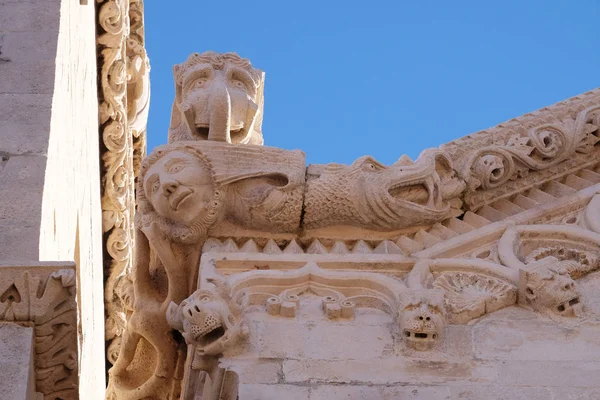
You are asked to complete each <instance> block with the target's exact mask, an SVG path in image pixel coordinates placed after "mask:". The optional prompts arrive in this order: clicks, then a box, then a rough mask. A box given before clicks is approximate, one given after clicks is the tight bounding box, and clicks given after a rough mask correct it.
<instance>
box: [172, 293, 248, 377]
mask: <svg viewBox="0 0 600 400" xmlns="http://www.w3.org/2000/svg"><path fill="white" fill-rule="evenodd" d="M241 313H242V312H241V308H240V307H239V306H238V305H237V304H236V303H235V301H233V300H232V299H231V297H230V294H229V287H228V286H227V285H226V284H220V285H218V286H217V288H216V289H212V288H210V289H198V290H196V291H195V292H194V293H192V295H191V296H189V297H188V298H187V299H185V300H184V301H182V302H181V303H180V304H179V305H177V304H175V303H173V302H171V304H169V307H168V309H167V321H168V322H169V325H171V327H173V328H174V329H177V330H179V331H180V332H181V333H182V335H183V337H184V339H185V341H186V343H187V344H188V346H190V345H191V346H194V347H195V352H194V359H193V360H192V368H194V369H202V357H205V356H216V355H219V354H222V353H223V352H224V351H225V350H226V349H228V348H231V347H232V346H234V345H235V344H236V343H238V342H239V341H240V340H242V339H243V338H245V337H246V336H247V334H248V329H247V327H246V325H245V323H244V321H243V319H242V316H241Z"/></svg>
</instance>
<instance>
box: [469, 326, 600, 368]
mask: <svg viewBox="0 0 600 400" xmlns="http://www.w3.org/2000/svg"><path fill="white" fill-rule="evenodd" d="M599 330H600V325H598V324H597V323H595V324H586V325H577V326H574V327H572V328H571V327H566V326H561V325H558V324H556V322H553V321H550V320H521V321H512V320H505V321H499V320H498V321H489V322H484V323H481V324H479V325H477V326H475V327H474V329H473V336H474V340H473V342H474V348H475V355H476V357H477V358H480V359H486V360H491V359H496V360H554V361H567V360H573V361H575V360H580V361H585V360H587V361H592V360H597V361H600V336H599V335H598V331H599Z"/></svg>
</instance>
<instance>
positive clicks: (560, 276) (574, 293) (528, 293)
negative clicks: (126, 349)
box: [521, 257, 583, 317]
mask: <svg viewBox="0 0 600 400" xmlns="http://www.w3.org/2000/svg"><path fill="white" fill-rule="evenodd" d="M521 285H524V286H523V287H522V290H521V292H522V293H524V296H525V298H526V299H527V302H528V303H529V304H530V305H531V306H532V307H533V308H534V309H535V310H537V311H540V312H548V313H553V314H557V315H561V316H564V317H572V316H577V315H579V314H580V313H581V312H582V309H583V305H582V303H581V293H580V292H579V289H578V288H577V284H576V283H575V281H574V280H573V279H572V278H571V277H570V276H569V274H568V273H567V272H566V271H565V270H562V269H561V268H560V261H558V260H557V259H556V258H555V257H546V258H544V259H542V260H540V261H538V262H537V263H536V264H534V265H533V266H532V267H531V268H530V269H529V270H528V271H527V272H526V280H525V281H524V282H522V283H521Z"/></svg>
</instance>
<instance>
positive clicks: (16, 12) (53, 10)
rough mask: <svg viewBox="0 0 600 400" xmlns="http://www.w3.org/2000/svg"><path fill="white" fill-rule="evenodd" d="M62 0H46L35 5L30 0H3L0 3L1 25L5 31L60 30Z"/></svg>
mask: <svg viewBox="0 0 600 400" xmlns="http://www.w3.org/2000/svg"><path fill="white" fill-rule="evenodd" d="M59 11H60V1H44V2H40V4H36V5H35V12H33V9H32V4H31V2H30V1H19V2H12V1H10V0H9V1H3V2H2V3H0V26H1V27H2V30H3V31H8V32H11V31H12V32H19V31H28V32H36V31H38V32H39V31H54V32H58V28H59V21H60V12H59Z"/></svg>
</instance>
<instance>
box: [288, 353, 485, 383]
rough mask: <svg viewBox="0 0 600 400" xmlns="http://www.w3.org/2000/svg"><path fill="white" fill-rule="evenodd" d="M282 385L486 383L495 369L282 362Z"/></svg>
mask: <svg viewBox="0 0 600 400" xmlns="http://www.w3.org/2000/svg"><path fill="white" fill-rule="evenodd" d="M283 375H284V379H285V381H286V382H297V383H300V382H307V381H314V382H326V383H337V384H342V383H346V384H347V383H354V384H361V383H362V384H375V385H391V384H409V385H410V384H413V385H415V384H421V383H423V382H427V383H429V384H432V385H436V384H445V383H447V382H454V381H465V380H470V381H480V382H490V381H492V380H493V379H495V370H494V369H493V368H492V369H489V368H488V366H487V365H485V364H484V365H479V364H469V363H452V362H434V361H422V360H406V359H402V358H397V357H394V358H379V359H377V358H375V359H370V360H341V361H325V360H302V361H299V360H285V361H284V362H283Z"/></svg>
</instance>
